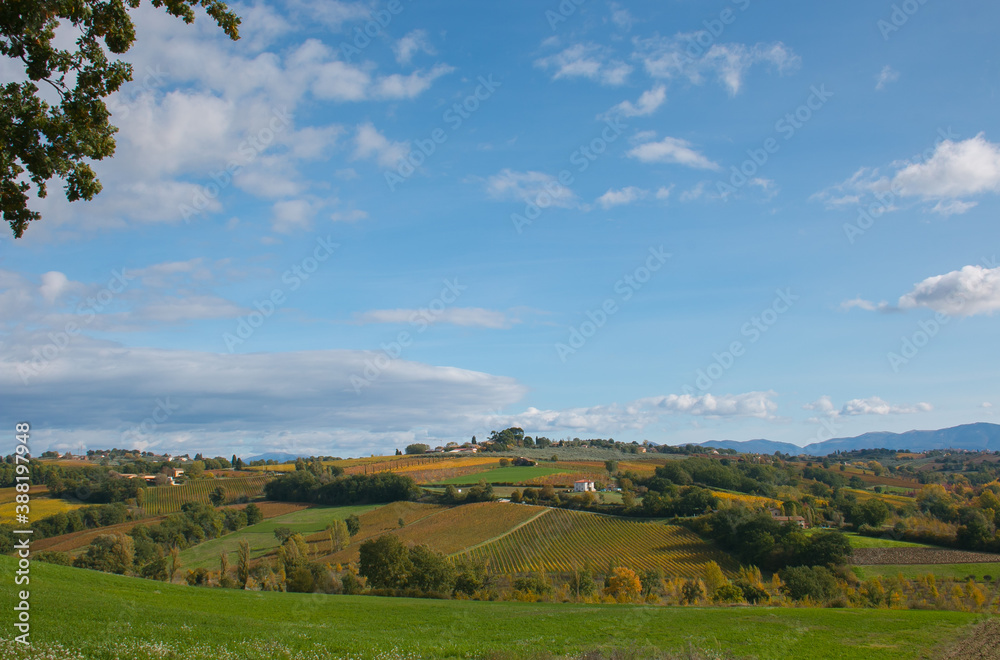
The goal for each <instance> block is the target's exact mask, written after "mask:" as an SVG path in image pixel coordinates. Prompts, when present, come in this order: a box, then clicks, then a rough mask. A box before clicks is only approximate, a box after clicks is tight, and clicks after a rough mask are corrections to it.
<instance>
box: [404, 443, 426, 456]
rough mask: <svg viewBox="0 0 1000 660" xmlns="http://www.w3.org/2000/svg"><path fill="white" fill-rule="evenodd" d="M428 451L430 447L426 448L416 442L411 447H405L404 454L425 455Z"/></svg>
mask: <svg viewBox="0 0 1000 660" xmlns="http://www.w3.org/2000/svg"><path fill="white" fill-rule="evenodd" d="M428 449H430V447H428V446H427V445H425V444H423V443H421V442H416V443H414V444H412V445H407V446H406V453H407V454H425V453H427V450H428Z"/></svg>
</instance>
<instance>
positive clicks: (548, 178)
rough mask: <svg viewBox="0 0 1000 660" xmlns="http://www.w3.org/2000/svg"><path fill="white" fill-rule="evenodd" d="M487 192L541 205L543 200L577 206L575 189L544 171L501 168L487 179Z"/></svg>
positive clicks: (559, 205) (493, 196) (552, 203)
mask: <svg viewBox="0 0 1000 660" xmlns="http://www.w3.org/2000/svg"><path fill="white" fill-rule="evenodd" d="M486 192H487V194H488V195H489V196H490V197H492V198H493V199H500V200H516V201H521V202H531V203H535V204H539V206H541V205H542V204H541V203H539V202H540V200H541V201H543V202H545V203H546V204H548V205H551V206H558V207H561V208H573V207H575V206H577V202H576V195H575V194H574V193H573V191H572V190H570V189H569V188H567V187H566V186H564V185H562V184H561V183H559V180H558V179H556V177H554V176H552V175H551V174H546V173H544V172H534V171H527V172H517V171H514V170H509V169H504V170H501V171H500V172H499V173H497V174H494V175H493V176H491V177H489V178H488V179H487V180H486Z"/></svg>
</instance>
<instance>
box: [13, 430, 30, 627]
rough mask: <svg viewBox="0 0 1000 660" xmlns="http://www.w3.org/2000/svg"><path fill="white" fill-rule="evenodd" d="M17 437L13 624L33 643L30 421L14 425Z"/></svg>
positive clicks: (15, 454) (15, 449) (15, 448)
mask: <svg viewBox="0 0 1000 660" xmlns="http://www.w3.org/2000/svg"><path fill="white" fill-rule="evenodd" d="M14 431H15V436H14V437H15V439H16V440H17V444H16V445H15V447H14V465H15V468H14V470H15V482H16V483H15V486H14V489H15V490H16V491H17V493H16V495H15V496H14V502H15V506H14V519H15V521H16V524H15V527H16V529H14V538H15V540H16V542H15V544H14V550H15V553H16V555H17V568H16V569H15V571H14V584H15V585H16V586H18V587H19V589H18V591H17V598H15V600H16V601H17V605H15V606H14V627H15V628H16V629H17V630H18V632H20V633H21V634H20V635H17V636H15V637H14V640H15V641H17V642H18V643H19V644H23V645H25V646H27V645H29V644H31V642H30V634H31V592H30V591H28V590H27V589H26V588H25V587H27V586H28V585H29V584H30V583H31V576H30V575H31V540H30V539H31V535H32V533H33V531H34V530H32V529H31V528H30V525H29V523H30V522H31V521H30V518H29V514H30V512H31V495H30V493H29V490H30V488H31V448H30V445H29V444H28V441H29V439H30V433H31V425H30V424H28V423H27V422H19V423H18V424H17V425H16V426H15V427H14Z"/></svg>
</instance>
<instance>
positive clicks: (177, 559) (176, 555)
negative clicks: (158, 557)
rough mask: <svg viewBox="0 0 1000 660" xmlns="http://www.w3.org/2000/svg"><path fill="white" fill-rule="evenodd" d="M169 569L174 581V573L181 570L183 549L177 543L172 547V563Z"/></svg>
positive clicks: (171, 578)
mask: <svg viewBox="0 0 1000 660" xmlns="http://www.w3.org/2000/svg"><path fill="white" fill-rule="evenodd" d="M167 570H168V572H169V573H170V581H171V582H173V581H174V575H176V574H177V571H179V570H181V551H180V549H179V548H178V547H177V546H176V545H175V546H173V547H172V548H170V563H169V564H168V568H167Z"/></svg>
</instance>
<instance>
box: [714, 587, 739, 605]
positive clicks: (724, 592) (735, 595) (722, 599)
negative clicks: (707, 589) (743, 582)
mask: <svg viewBox="0 0 1000 660" xmlns="http://www.w3.org/2000/svg"><path fill="white" fill-rule="evenodd" d="M712 600H714V601H715V602H716V603H742V602H743V600H744V596H743V590H742V589H740V588H739V587H737V586H736V585H734V584H724V585H722V586H721V587H719V588H718V589H716V590H715V595H714V596H712Z"/></svg>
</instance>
